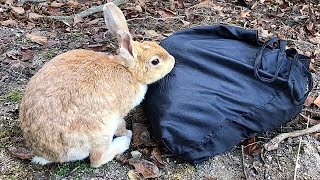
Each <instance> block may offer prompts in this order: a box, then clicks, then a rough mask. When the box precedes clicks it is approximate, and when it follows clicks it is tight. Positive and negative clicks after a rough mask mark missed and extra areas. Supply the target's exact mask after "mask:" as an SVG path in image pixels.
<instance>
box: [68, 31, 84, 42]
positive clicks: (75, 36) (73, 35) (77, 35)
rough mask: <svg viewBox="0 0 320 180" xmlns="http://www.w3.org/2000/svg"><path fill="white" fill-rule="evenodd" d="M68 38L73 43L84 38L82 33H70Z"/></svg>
mask: <svg viewBox="0 0 320 180" xmlns="http://www.w3.org/2000/svg"><path fill="white" fill-rule="evenodd" d="M68 37H69V39H71V40H72V41H79V40H80V39H81V38H82V37H83V34H82V33H80V32H74V33H70V34H69V35H68Z"/></svg>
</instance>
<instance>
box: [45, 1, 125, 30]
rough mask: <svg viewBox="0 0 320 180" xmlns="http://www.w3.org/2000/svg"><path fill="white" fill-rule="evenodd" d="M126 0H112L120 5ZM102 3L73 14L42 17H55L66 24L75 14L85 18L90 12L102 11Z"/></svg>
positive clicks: (70, 21) (71, 20)
mask: <svg viewBox="0 0 320 180" xmlns="http://www.w3.org/2000/svg"><path fill="white" fill-rule="evenodd" d="M127 1H128V0H114V1H112V2H113V3H114V4H115V5H117V6H120V5H121V4H125V3H127ZM103 6H104V4H103V5H100V6H92V7H91V8H89V9H86V10H84V11H81V12H79V13H77V14H75V15H73V16H43V18H48V19H55V20H59V21H62V22H64V23H66V24H67V25H70V24H71V23H72V22H73V20H74V18H75V17H76V16H79V17H81V18H85V17H87V16H89V15H91V14H95V13H98V12H102V11H103Z"/></svg>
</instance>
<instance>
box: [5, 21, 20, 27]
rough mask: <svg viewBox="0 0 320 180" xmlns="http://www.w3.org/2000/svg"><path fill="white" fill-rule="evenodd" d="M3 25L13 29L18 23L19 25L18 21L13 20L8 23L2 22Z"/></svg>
mask: <svg viewBox="0 0 320 180" xmlns="http://www.w3.org/2000/svg"><path fill="white" fill-rule="evenodd" d="M1 25H2V26H11V27H13V26H17V25H18V23H17V21H15V20H13V19H8V20H6V21H1Z"/></svg>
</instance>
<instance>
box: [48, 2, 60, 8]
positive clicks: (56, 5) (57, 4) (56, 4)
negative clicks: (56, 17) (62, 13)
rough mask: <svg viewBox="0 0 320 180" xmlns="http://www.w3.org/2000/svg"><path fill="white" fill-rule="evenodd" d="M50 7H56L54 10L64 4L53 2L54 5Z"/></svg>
mask: <svg viewBox="0 0 320 180" xmlns="http://www.w3.org/2000/svg"><path fill="white" fill-rule="evenodd" d="M50 6H51V7H54V8H59V7H62V6H63V4H62V3H58V2H55V1H54V2H52V3H51V4H50Z"/></svg>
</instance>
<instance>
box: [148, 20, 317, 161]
mask: <svg viewBox="0 0 320 180" xmlns="http://www.w3.org/2000/svg"><path fill="white" fill-rule="evenodd" d="M161 46H163V47H164V48H165V49H166V50H167V51H168V52H169V53H170V54H171V55H173V56H174V57H175V59H176V65H175V68H174V69H173V71H172V72H171V73H170V74H169V75H167V76H166V77H165V78H163V79H162V80H161V81H159V82H157V83H154V84H152V85H150V86H149V89H148V92H147V94H146V97H145V101H144V102H143V108H144V111H145V113H146V116H147V118H148V120H150V122H151V125H152V129H153V132H154V135H155V137H156V138H157V139H158V140H160V142H161V143H162V144H163V145H165V146H166V147H167V148H168V149H169V150H170V151H171V152H172V153H174V154H175V155H177V156H180V157H181V158H183V159H184V160H187V161H189V162H192V163H199V162H201V161H203V160H206V159H208V158H209V157H211V156H213V155H216V154H219V153H222V152H225V151H227V150H229V149H231V148H232V147H234V146H235V145H237V144H239V143H240V142H241V141H243V140H245V139H247V138H249V137H251V136H253V135H254V133H262V132H265V131H267V130H271V129H273V128H275V127H278V126H280V125H281V124H284V123H285V122H287V121H288V120H289V119H290V118H292V117H294V116H296V115H297V113H299V112H300V111H301V109H302V104H303V103H304V101H305V99H306V97H307V95H308V93H309V92H310V90H311V89H312V77H311V74H310V72H309V70H308V67H309V63H310V59H309V58H308V57H306V56H303V55H300V54H298V53H297V52H296V50H295V49H288V50H286V49H285V47H286V41H284V40H280V39H279V38H273V39H271V40H269V41H268V42H267V43H265V44H264V45H261V44H259V42H258V38H257V32H256V31H254V30H247V29H242V28H238V27H232V26H224V25H215V26H209V27H196V28H193V29H188V30H184V31H180V32H177V33H175V34H173V35H171V36H170V37H168V38H167V39H165V40H164V41H162V43H161Z"/></svg>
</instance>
